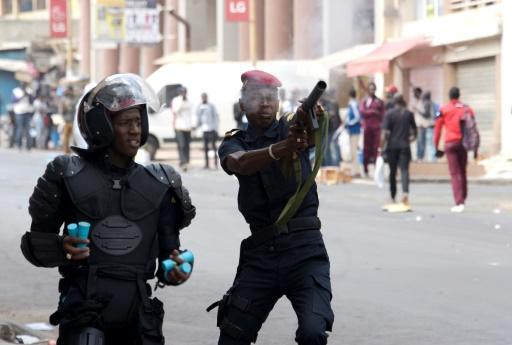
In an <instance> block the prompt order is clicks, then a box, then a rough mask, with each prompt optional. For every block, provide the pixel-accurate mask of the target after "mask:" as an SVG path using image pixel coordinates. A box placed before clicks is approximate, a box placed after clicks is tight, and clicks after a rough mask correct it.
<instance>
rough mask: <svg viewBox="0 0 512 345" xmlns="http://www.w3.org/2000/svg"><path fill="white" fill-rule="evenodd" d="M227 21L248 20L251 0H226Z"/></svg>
mask: <svg viewBox="0 0 512 345" xmlns="http://www.w3.org/2000/svg"><path fill="white" fill-rule="evenodd" d="M225 1H226V2H225V4H224V5H225V8H226V13H225V16H226V22H248V21H249V1H250V0H225Z"/></svg>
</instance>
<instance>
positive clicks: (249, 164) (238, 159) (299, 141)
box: [226, 126, 309, 175]
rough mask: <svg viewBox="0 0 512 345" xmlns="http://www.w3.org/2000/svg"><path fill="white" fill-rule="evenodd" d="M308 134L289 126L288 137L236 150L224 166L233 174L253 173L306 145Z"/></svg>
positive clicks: (300, 149)
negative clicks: (259, 145) (261, 145)
mask: <svg viewBox="0 0 512 345" xmlns="http://www.w3.org/2000/svg"><path fill="white" fill-rule="evenodd" d="M308 145H309V144H308V134H307V132H306V131H305V130H303V129H301V128H298V127H293V126H292V127H290V128H289V131H288V137H287V138H286V139H284V140H281V141H278V142H277V143H275V144H272V145H271V146H269V147H266V148H263V149H258V150H250V151H237V152H234V153H231V154H230V155H228V156H227V157H226V167H227V168H228V169H229V170H230V171H232V172H233V173H235V174H239V175H253V174H255V173H256V172H258V171H260V170H261V169H263V168H265V167H267V166H269V165H270V164H271V163H272V162H273V161H275V160H280V159H282V158H283V159H286V158H291V157H292V156H293V155H294V154H297V153H299V152H302V151H304V150H305V149H307V147H308Z"/></svg>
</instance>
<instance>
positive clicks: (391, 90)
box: [386, 84, 398, 93]
mask: <svg viewBox="0 0 512 345" xmlns="http://www.w3.org/2000/svg"><path fill="white" fill-rule="evenodd" d="M386 92H387V93H397V92H398V88H397V87H396V86H395V85H393V84H391V85H388V87H387V88H386Z"/></svg>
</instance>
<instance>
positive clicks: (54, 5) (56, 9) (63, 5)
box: [50, 0, 68, 38]
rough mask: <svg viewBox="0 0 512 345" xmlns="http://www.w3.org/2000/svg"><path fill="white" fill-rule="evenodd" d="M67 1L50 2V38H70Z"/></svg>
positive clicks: (53, 0)
mask: <svg viewBox="0 0 512 345" xmlns="http://www.w3.org/2000/svg"><path fill="white" fill-rule="evenodd" d="M67 10H68V9H67V1H66V0H51V1H50V37H52V38H64V37H67V36H68V13H67Z"/></svg>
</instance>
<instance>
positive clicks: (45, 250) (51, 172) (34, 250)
mask: <svg viewBox="0 0 512 345" xmlns="http://www.w3.org/2000/svg"><path fill="white" fill-rule="evenodd" d="M66 160H67V157H64V156H59V157H57V158H56V159H55V160H53V161H52V162H50V163H49V164H48V166H47V168H46V171H45V173H44V175H43V176H41V177H40V178H39V180H38V181H37V185H36V187H35V188H34V192H33V193H32V196H31V197H30V200H29V213H30V215H31V217H32V225H31V227H30V232H26V233H25V234H24V235H23V237H22V238H21V251H22V253H23V255H24V256H25V258H26V259H27V260H28V261H29V262H30V263H32V264H33V265H35V266H38V267H55V266H60V265H63V264H65V263H67V260H66V257H65V253H64V250H63V248H62V240H63V238H62V237H61V236H59V230H60V227H61V225H62V223H63V221H64V212H63V211H62V209H63V203H62V196H63V189H64V185H63V182H62V173H63V171H64V167H65V164H66Z"/></svg>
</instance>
